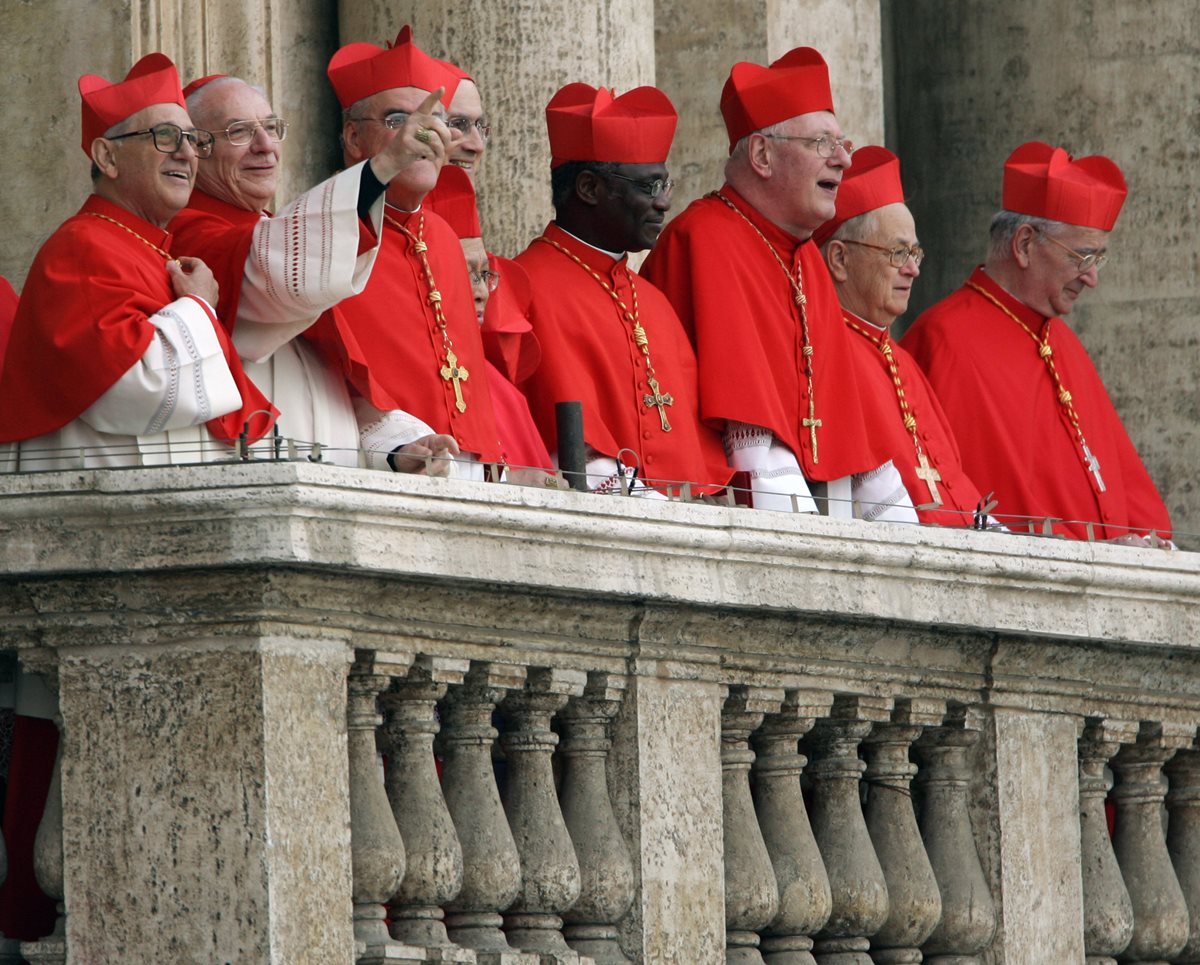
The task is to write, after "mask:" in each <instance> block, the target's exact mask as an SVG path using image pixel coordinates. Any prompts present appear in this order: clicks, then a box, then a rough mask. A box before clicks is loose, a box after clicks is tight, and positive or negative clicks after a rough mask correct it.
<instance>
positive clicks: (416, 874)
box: [379, 656, 474, 962]
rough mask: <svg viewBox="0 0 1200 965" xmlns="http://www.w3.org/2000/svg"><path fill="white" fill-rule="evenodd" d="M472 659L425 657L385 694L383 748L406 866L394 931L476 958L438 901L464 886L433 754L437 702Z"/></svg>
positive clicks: (433, 955) (442, 958) (432, 952)
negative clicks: (459, 941) (453, 934)
mask: <svg viewBox="0 0 1200 965" xmlns="http://www.w3.org/2000/svg"><path fill="white" fill-rule="evenodd" d="M468 666H469V664H468V662H467V661H466V660H460V659H454V658H449V657H429V656H420V657H418V658H417V660H416V661H415V662H414V664H413V666H412V667H411V668H410V669H409V671H408V674H407V676H405V677H401V678H397V679H395V680H393V682H392V685H391V687H390V688H389V689H388V690H387V691H385V692H384V694H383V695H382V696H381V697H380V699H379V702H380V705H381V706H382V708H383V712H384V719H385V723H384V726H383V730H382V732H381V734H380V750H381V751H382V752H383V754H384V756H385V757H386V759H387V796H388V800H389V801H390V802H391V805H392V814H393V815H395V818H396V826H397V827H398V828H399V829H400V837H401V838H403V840H404V852H405V861H406V868H405V873H404V879H403V881H401V882H400V887H399V889H397V891H396V893H395V894H394V895H393V896H392V900H391V903H390V911H391V919H392V925H391V933H392V937H393V938H396V939H398V940H399V941H403V942H406V943H408V944H410V945H417V946H419V947H421V948H424V949H425V950H426V960H427V961H436V962H463V961H474V956H473V955H472V954H471V953H470V952H467V951H465V950H463V949H461V948H459V947H458V946H456V945H455V944H454V943H453V942H451V941H450V938H449V936H448V935H447V934H446V926H445V924H444V923H443V921H442V919H443V917H444V913H443V911H442V908H441V906H442V905H443V904H445V903H446V902H448V901H450V900H451V899H453V898H454V896H455V895H457V894H458V891H459V889H460V888H461V887H462V873H463V864H462V848H461V847H460V846H459V843H458V835H457V834H455V831H454V821H453V820H452V819H451V817H450V812H449V810H448V809H447V808H446V800H445V798H444V797H443V796H442V786H441V783H440V781H439V780H438V773H437V766H436V762H435V761H434V757H433V737H434V735H435V734H436V733H437V732H438V729H439V728H438V722H437V715H436V712H435V707H436V705H437V702H438V700H440V699H441V697H442V696H443V695H444V694H445V693H446V687H447V686H448V685H449V684H457V683H461V682H462V679H463V676H464V675H465V674H466V672H467V668H468Z"/></svg>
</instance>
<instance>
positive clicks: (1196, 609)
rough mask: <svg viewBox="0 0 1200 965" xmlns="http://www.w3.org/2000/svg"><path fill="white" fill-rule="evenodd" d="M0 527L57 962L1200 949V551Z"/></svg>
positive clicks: (505, 530) (442, 517)
mask: <svg viewBox="0 0 1200 965" xmlns="http://www.w3.org/2000/svg"><path fill="white" fill-rule="evenodd" d="M0 540H2V541H3V542H2V548H3V553H2V554H0V561H2V562H0V628H3V629H2V634H3V635H2V637H0V646H2V647H3V648H4V649H6V650H8V651H15V652H16V653H17V654H18V657H19V659H20V662H21V665H22V668H23V669H24V671H25V672H28V673H39V674H41V675H43V676H44V677H46V678H47V679H48V680H49V681H50V682H51V683H52V685H53V686H54V687H55V688H56V689H57V692H58V696H59V706H60V717H61V722H60V728H61V735H62V741H61V745H60V746H61V760H60V762H59V764H58V765H57V766H56V768H55V784H54V786H53V787H52V789H51V797H50V804H49V806H48V807H47V810H46V814H45V816H44V818H43V821H42V826H41V829H40V830H39V833H38V842H37V854H38V862H37V867H38V876H39V881H40V882H41V884H42V887H43V889H44V890H46V892H47V893H48V894H50V895H51V896H53V897H54V898H56V899H58V900H59V901H61V903H62V904H61V906H60V908H61V911H62V914H61V915H60V918H59V922H58V925H57V926H56V928H55V931H54V933H53V934H52V935H48V936H43V937H42V938H41V939H40V940H38V941H27V942H25V943H24V944H23V945H22V947H21V951H22V954H23V955H24V956H25V958H26V959H27V960H28V961H29V962H31V963H34V965H38V963H43V962H44V963H65V962H67V961H72V962H75V961H78V962H91V961H96V962H100V961H105V962H107V961H114V962H115V961H205V962H208V961H212V962H233V961H237V962H271V963H275V962H278V963H288V965H292V963H309V962H311V963H319V965H331V963H333V965H340V963H345V965H350V963H364V965H366V963H370V965H374V963H391V962H400V963H403V962H412V963H415V962H457V963H471V962H477V963H481V965H552V963H553V965H591V963H596V965H620V963H643V962H644V963H659V962H663V963H676V962H677V963H687V965H704V963H713V965H716V963H721V962H727V963H737V965H742V963H748V965H758V963H764V965H812V963H820V965H869V963H873V965H885V963H888V965H892V963H896V965H899V963H916V962H921V961H925V962H933V963H942V965H951V963H954V965H965V963H971V962H978V963H981V965H982V963H988V965H993V963H1000V962H1011V963H1026V962H1036V963H1041V962H1045V963H1060V962H1084V961H1087V962H1089V963H1101V962H1113V961H1121V962H1181V963H1182V962H1188V963H1195V962H1198V961H1200V953H1198V949H1200V939H1198V937H1197V936H1198V935H1200V920H1198V917H1200V816H1198V815H1200V807H1198V805H1197V802H1198V801H1200V748H1198V745H1197V725H1198V724H1200V652H1198V651H1196V649H1195V647H1194V646H1193V641H1194V640H1195V639H1197V638H1198V637H1200V606H1198V605H1197V604H1198V603H1200V559H1198V558H1197V557H1196V556H1194V555H1191V554H1185V553H1161V552H1151V551H1143V550H1136V549H1132V548H1126V547H1116V546H1104V545H1085V544H1075V543H1066V542H1062V541H1057V540H1047V539H1032V538H1023V537H1016V536H1011V535H1005V534H999V533H974V532H943V531H938V530H931V529H924V528H917V527H906V526H891V525H886V524H879V525H866V524H861V523H854V522H843V521H836V520H830V519H824V518H809V517H801V516H791V515H787V514H774V513H764V512H753V511H750V510H745V509H740V508H734V507H724V506H720V507H718V506H709V505H699V504H690V503H682V502H672V503H666V504H649V503H645V502H642V501H638V500H631V499H622V498H618V497H613V498H602V497H595V496H587V495H580V494H575V493H561V492H543V491H535V490H530V489H519V488H510V487H502V486H488V485H484V484H469V483H462V482H457V481H446V480H436V479H424V478H415V477H403V478H401V477H391V476H386V475H383V474H373V473H369V472H366V471H357V470H348V469H347V470H339V469H335V468H331V467H325V466H315V465H308V464H301V463H275V464H262V465H256V464H245V465H228V466H211V465H210V466H205V467H199V468H183V467H180V468H163V469H155V470H127V471H114V472H107V473H105V472H74V473H48V474H43V475H30V476H10V477H7V478H3V479H0ZM1110 787H1111V788H1112V789H1111V792H1110V790H1109V788H1110ZM1106 799H1108V800H1111V802H1112V803H1113V805H1114V807H1115V831H1114V833H1113V834H1112V836H1111V837H1110V835H1109V832H1108V827H1107V824H1106V815H1105V801H1106ZM1164 814H1165V815H1166V821H1165V822H1164Z"/></svg>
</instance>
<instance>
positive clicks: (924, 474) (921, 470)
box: [917, 452, 942, 506]
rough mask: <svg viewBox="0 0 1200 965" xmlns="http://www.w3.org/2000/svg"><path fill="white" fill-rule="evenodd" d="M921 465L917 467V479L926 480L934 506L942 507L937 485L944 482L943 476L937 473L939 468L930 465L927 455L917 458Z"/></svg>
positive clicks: (922, 454) (923, 454)
mask: <svg viewBox="0 0 1200 965" xmlns="http://www.w3.org/2000/svg"><path fill="white" fill-rule="evenodd" d="M917 459H918V461H919V462H920V465H919V466H917V478H918V479H924V480H925V485H926V486H928V487H929V496H930V498H931V499H932V500H933V505H935V506H940V505H942V496H941V494H940V493H939V492H938V488H937V484H938V483H940V482H941V481H942V474H941V473H940V472H938V471H937V466H931V465H929V459H928V458H927V457H926V456H925V453H923V452H922V453H921V454H920V455H918V456H917Z"/></svg>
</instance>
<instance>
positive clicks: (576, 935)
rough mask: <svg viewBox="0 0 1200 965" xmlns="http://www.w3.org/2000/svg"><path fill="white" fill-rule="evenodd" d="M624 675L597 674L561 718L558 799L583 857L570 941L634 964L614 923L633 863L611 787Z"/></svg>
mask: <svg viewBox="0 0 1200 965" xmlns="http://www.w3.org/2000/svg"><path fill="white" fill-rule="evenodd" d="M625 688H626V681H625V677H624V676H623V675H618V674H610V673H606V672H602V671H592V672H591V673H589V674H588V682H587V687H586V688H585V689H584V692H583V695H582V696H581V697H572V698H571V700H570V701H568V703H567V706H566V707H565V708H564V710H563V712H562V713H561V714H560V715H559V722H560V723H561V725H562V729H563V742H562V745H561V746H560V752H561V753H562V755H563V758H564V764H563V772H562V789H561V791H560V793H559V802H560V804H561V806H562V811H563V820H564V821H565V822H566V825H567V831H568V832H569V833H570V835H571V843H572V844H573V845H574V847H575V857H576V858H577V859H578V860H579V874H580V890H579V898H578V900H577V901H576V902H575V904H574V905H572V906H571V908H570V910H568V911H567V912H566V914H564V915H563V920H564V921H565V922H566V926H565V927H564V928H563V934H564V935H565V936H566V939H567V944H568V945H570V946H571V947H572V948H574V949H575V950H576V951H577V952H579V954H581V955H587V956H588V957H590V958H591V959H592V960H593V961H595V962H596V965H629V959H627V958H626V957H625V954H624V952H622V951H621V946H620V944H619V943H618V941H617V922H618V921H619V920H620V919H621V917H622V916H623V915H624V914H625V912H626V911H628V910H629V906H630V905H631V904H632V903H633V895H634V882H633V863H632V861H631V860H630V857H629V848H628V847H627V846H626V844H625V839H624V838H623V837H622V836H621V829H620V828H619V827H617V818H616V815H615V814H614V813H613V806H612V798H611V796H610V795H609V791H608V752H609V749H610V748H611V747H612V739H611V737H610V728H611V726H612V720H613V718H614V717H615V716H616V715H617V711H618V710H620V708H621V701H622V700H624V698H625Z"/></svg>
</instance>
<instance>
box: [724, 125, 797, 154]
mask: <svg viewBox="0 0 1200 965" xmlns="http://www.w3.org/2000/svg"><path fill="white" fill-rule="evenodd" d="M788 120H791V118H787V119H785V120H782V121H777V122H776V123H774V124H768V125H767V126H766V127H760V128H759V129H758V130H757V131H751V132H750V133H749V134H747V135H746V136H745V137H743V138H741V139H740V140H739V141H738V142H737V143H736V144H735V145H734V146H733V150H732V151H730V152H729V160H730V161H733V160H735V159H736V160H738V161H741V160H742V159H743V158H745V157H746V155H747V153H748V152H749V150H750V138H751V137H752V136H753V135H755V134H764V135H770V134H782V133H783V125H784V124H786V123H787V122H788Z"/></svg>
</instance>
